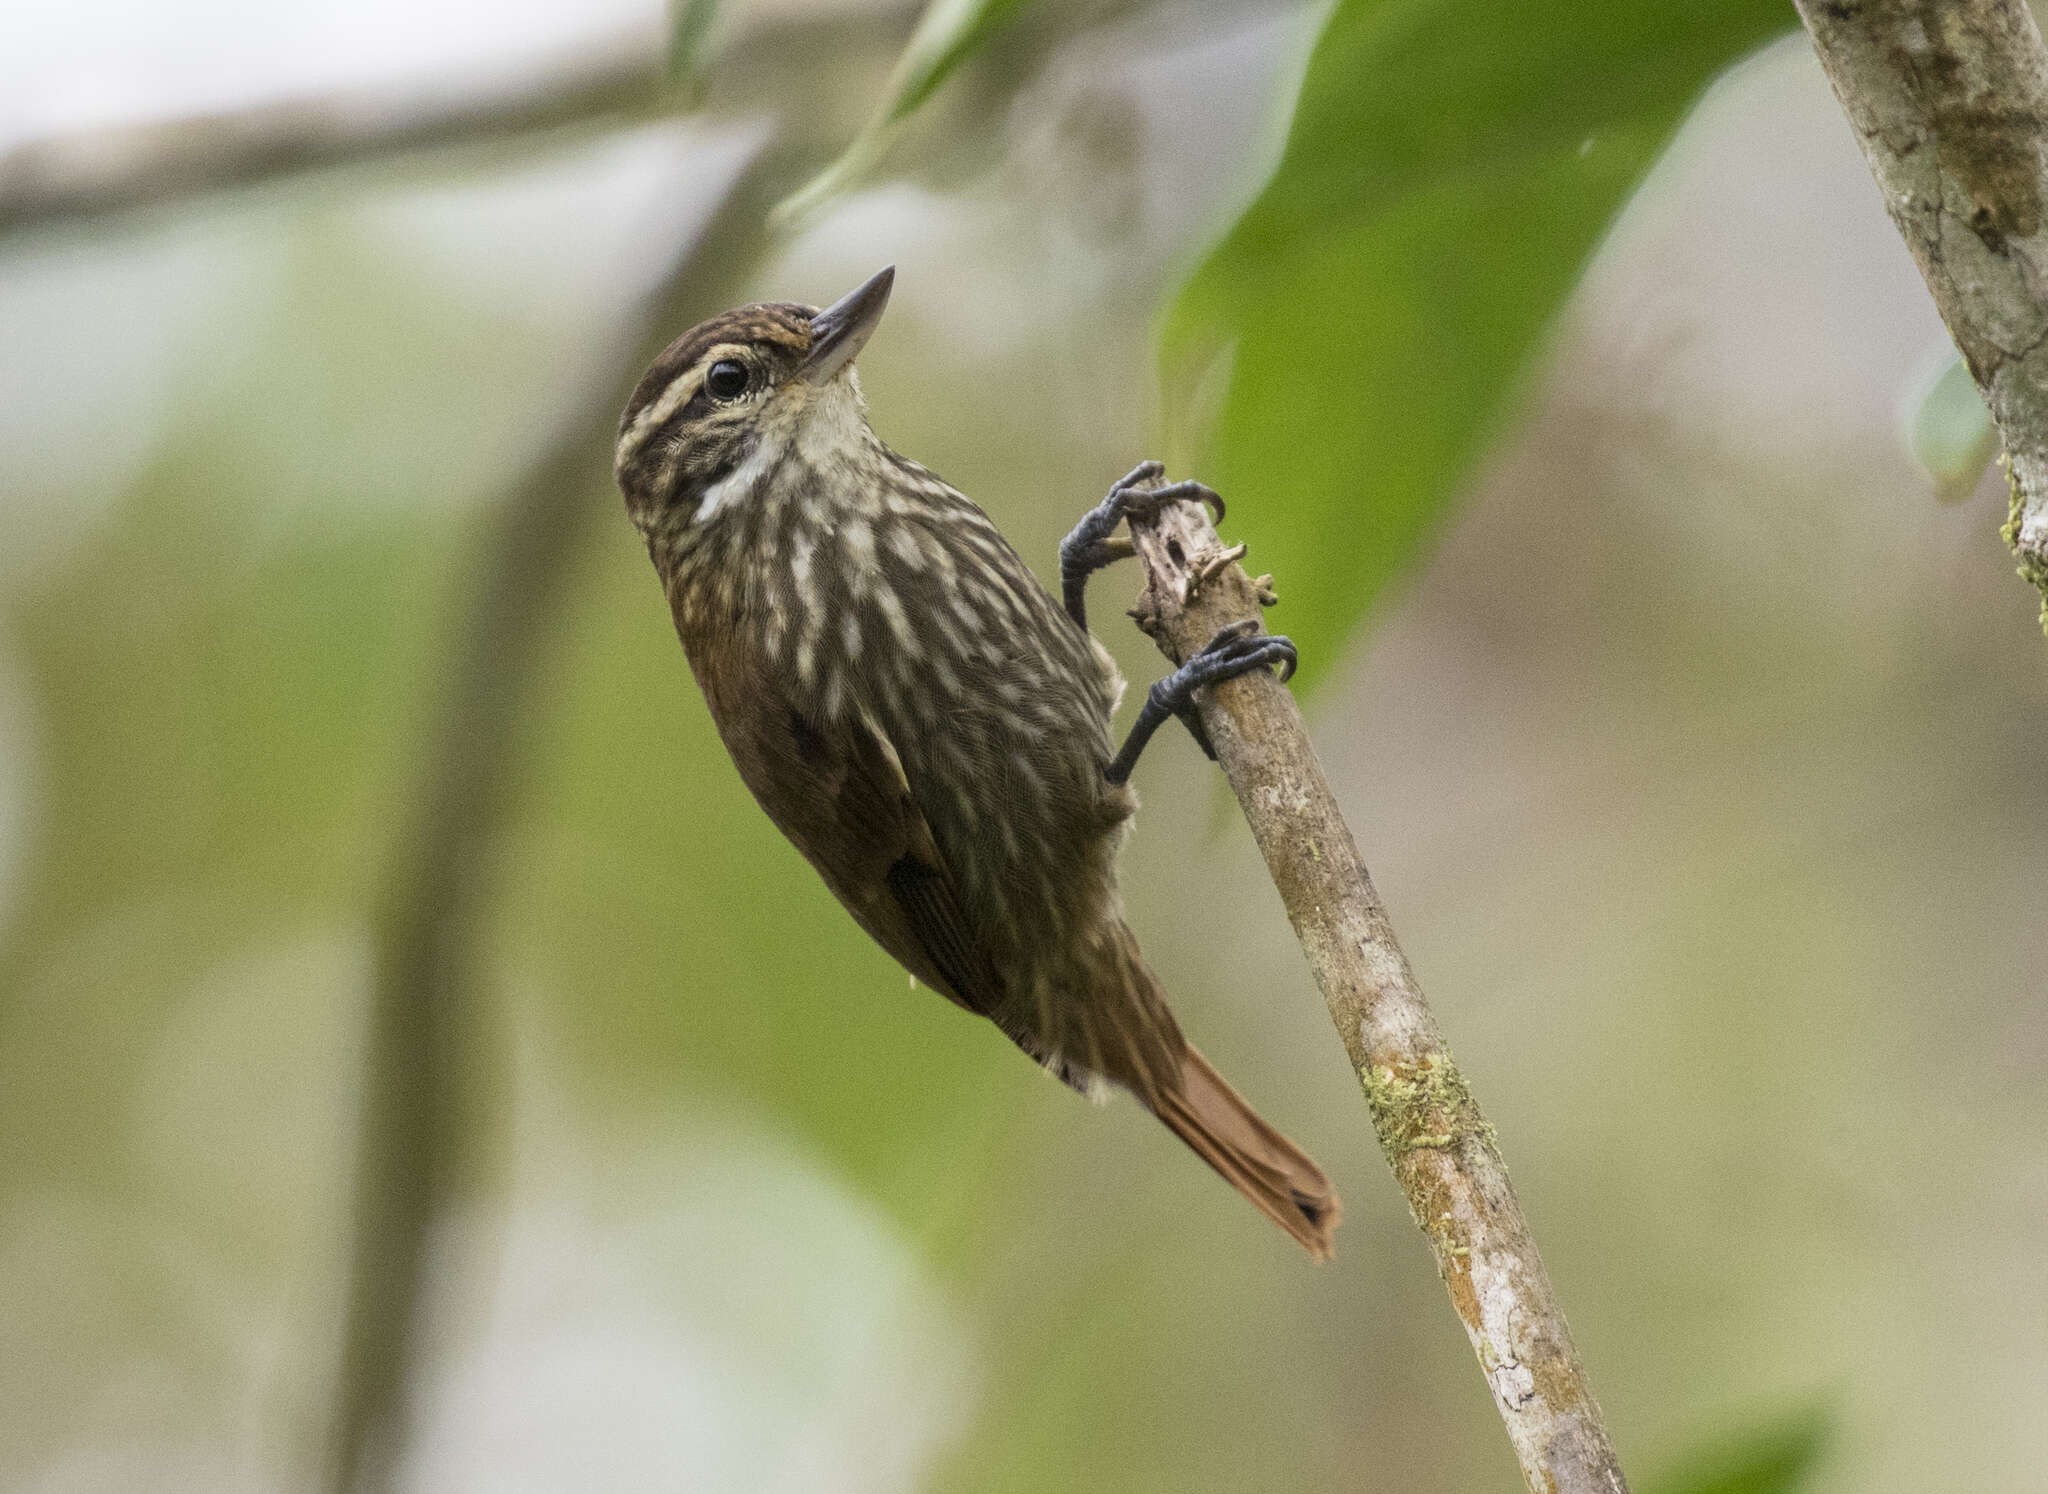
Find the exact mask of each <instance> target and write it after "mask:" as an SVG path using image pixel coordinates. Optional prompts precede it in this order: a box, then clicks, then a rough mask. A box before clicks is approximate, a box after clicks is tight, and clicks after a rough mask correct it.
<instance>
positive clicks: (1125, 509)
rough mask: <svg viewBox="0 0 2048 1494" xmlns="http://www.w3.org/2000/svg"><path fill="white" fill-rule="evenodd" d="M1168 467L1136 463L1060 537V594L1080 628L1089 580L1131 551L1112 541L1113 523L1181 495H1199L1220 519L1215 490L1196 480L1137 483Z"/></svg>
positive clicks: (1128, 545)
mask: <svg viewBox="0 0 2048 1494" xmlns="http://www.w3.org/2000/svg"><path fill="white" fill-rule="evenodd" d="M1165 472H1166V468H1165V467H1164V466H1162V465H1161V464H1160V463H1158V462H1140V463H1138V465H1137V466H1135V467H1133V468H1132V469H1131V470H1130V471H1129V472H1127V473H1125V474H1124V475H1123V476H1122V477H1121V478H1119V479H1118V480H1117V483H1116V485H1115V486H1114V487H1112V488H1111V489H1110V490H1109V495H1108V496H1107V497H1105V498H1104V499H1103V500H1102V501H1101V502H1100V503H1098V504H1096V505H1095V507H1093V508H1091V509H1089V510H1088V512H1087V513H1085V514H1083V515H1081V522H1080V523H1078V524H1076V525H1075V526H1074V527H1073V529H1072V531H1071V532H1070V533H1069V534H1068V535H1067V537H1066V538H1065V539H1063V540H1061V541H1060V595H1061V600H1062V601H1063V602H1064V603H1065V604H1066V609H1067V615H1068V616H1069V617H1071V618H1073V619H1074V621H1075V622H1077V623H1079V624H1080V625H1081V626H1082V627H1083V628H1085V627H1087V626H1088V605H1087V596H1086V593H1087V590H1088V578H1089V577H1090V576H1092V575H1094V574H1095V573H1096V572H1097V571H1099V570H1101V569H1102V568H1103V567H1104V566H1106V565H1113V564H1114V563H1115V562H1117V561H1119V560H1123V559H1125V558H1126V557H1127V556H1129V555H1130V553H1131V543H1130V541H1129V540H1125V539H1113V538H1111V536H1112V535H1113V534H1114V533H1115V531H1116V526H1117V525H1119V524H1121V523H1123V522H1124V520H1125V519H1127V518H1129V517H1130V516H1131V515H1133V514H1136V515H1137V516H1138V517H1140V518H1145V517H1149V516H1150V515H1152V514H1156V513H1158V512H1159V510H1160V508H1161V506H1162V505H1164V504H1168V503H1173V502H1177V501H1179V500H1181V499H1184V498H1185V499H1199V500H1200V501H1201V502H1203V503H1206V504H1208V505H1209V507H1210V508H1211V509H1212V510H1213V511H1214V513H1215V515H1216V522H1217V523H1219V524H1220V523H1222V522H1223V500H1222V498H1220V497H1219V496H1218V495H1217V493H1216V490H1215V489H1214V488H1211V487H1208V486H1206V485H1205V484H1203V483H1199V482H1175V483H1168V484H1167V485H1166V486H1165V487H1163V488H1147V487H1142V486H1140V484H1142V483H1148V482H1152V481H1155V480H1156V479H1158V478H1159V477H1161V476H1163V475H1164V474H1165Z"/></svg>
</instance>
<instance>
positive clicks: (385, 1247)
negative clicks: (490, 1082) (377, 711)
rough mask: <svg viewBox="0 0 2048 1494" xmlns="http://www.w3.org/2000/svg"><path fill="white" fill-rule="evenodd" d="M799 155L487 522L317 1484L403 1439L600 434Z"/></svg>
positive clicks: (684, 269)
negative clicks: (487, 965) (504, 895)
mask: <svg viewBox="0 0 2048 1494" xmlns="http://www.w3.org/2000/svg"><path fill="white" fill-rule="evenodd" d="M816 159H817V158H816V156H815V155H813V154H811V153H809V152H791V151H789V150H788V149H786V148H783V147H776V146H771V147H769V148H766V149H764V150H761V151H760V152H759V153H758V154H756V156H755V157H754V159H753V161H752V163H751V164H750V165H748V166H747V167H746V168H745V169H744V170H743V172H742V174H741V176H740V178H739V180H738V182H737V183H736V185H735V186H734V187H733V189H732V190H731V192H730V193H729V194H728V196H727V197H726V199H725V201H724V203H723V204H722V205H721V206H720V207H719V209H718V211H717V212H716V214H715V215H714V216H713V217H712V219H711V221H710V222H709V223H708V224H707V225H706V226H705V227H704V229H703V230H702V232H701V233H700V234H699V235H698V237H697V238H696V240H695V242H694V243H692V244H691V245H689V246H688V248H687V250H686V251H685V252H684V253H683V254H681V255H680V256H679V257H678V259H677V260H676V262H675V264H674V267H673V268H672V270H671V271H670V273H669V275H668V277H667V279H666V282H665V284H664V285H663V287H662V288H661V290H660V291H659V292H657V293H656V294H655V295H654V296H653V297H652V298H650V304H649V305H648V306H647V307H646V308H645V309H644V312H643V314H641V315H637V316H635V317H634V318H633V320H632V326H633V327H634V328H636V329H639V328H648V329H657V330H655V331H654V332H653V335H652V336H651V337H650V339H649V340H648V341H647V342H646V343H645V344H644V345H634V346H631V347H629V348H622V349H621V350H620V351H619V352H618V353H617V354H616V355H615V356H614V357H613V358H612V359H610V360H608V361H607V366H606V368H605V370H604V373H603V374H602V375H601V376H599V377H595V378H593V379H591V380H590V381H589V382H588V384H587V385H586V387H585V388H583V389H582V390H580V391H578V392H577V394H576V395H575V397H574V398H573V399H571V400H569V401H568V402H567V403H566V406H565V408H564V411H563V414H562V417H561V420H560V423H559V426H558V430H557V434H556V436H555V438H554V439H553V441H552V442H551V443H550V444H549V446H548V448H547V450H546V451H545V453H544V454H543V455H542V456H541V457H540V458H539V459H538V460H537V461H535V463H534V464H533V466H532V467H531V468H530V469H529V470H528V471H527V473H526V474H525V475H524V476H523V477H522V478H521V479H520V480H519V482H518V484H517V485H516V486H515V487H514V488H513V489H512V490H511V491H510V492H508V493H507V494H506V495H505V496H504V498H503V500H502V501H501V502H500V504H499V505H498V507H497V509H496V511H495V513H494V514H493V516H492V517H491V519H490V520H489V529H488V532H487V533H485V534H484V535H483V537H482V539H481V541H480V543H479V545H478V554H477V558H476V562H475V564H474V566H473V567H472V568H471V571H472V573H473V574H474V575H475V576H476V577H477V578H478V580H477V591H476V594H475V596H474V597H473V598H472V599H471V601H470V602H469V604H468V608H467V612H466V615H465V616H464V617H463V618H462V620H461V622H460V623H459V625H458V635H457V637H456V638H455V640H454V641H453V645H452V648H451V650H450V652H451V654H452V655H453V660H454V662H453V664H452V666H451V668H450V673H449V679H448V684H447V687H446V694H445V696H444V698H443V700H442V701H441V704H440V707H439V711H438V719H437V720H436V722H435V724H434V725H433V726H432V728H431V730H430V735H429V745H428V750H427V753H426V756H425V759H424V762H423V764H422V769H421V775H420V781H419V784H418V786H417V788H416V790H415V792H414V796H413V809H412V811H411V814H410V816H409V819H408V822H407V823H406V824H405V825H404V827H403V828H402V830H401V832H400V834H399V836H398V838H397V843H396V849H395V851H394V854H393V856H392V860H391V864H390V867H389V870H388V872H387V875H386V878H385V885H384V891H383V897H382V903H381V910H380V912H379V914H378V916H377V920H376V942H377V960H376V969H375V987H374V993H373V997H372V1006H371V1013H370V1034H369V1042H368V1053H367V1056H366V1059H365V1075H364V1095H363V1111H362V1133H361V1138H360V1140H359V1143H358V1154H357V1161H356V1178H355V1219H354V1238H353V1241H352V1255H351V1260H350V1266H349V1283H348V1290H347V1304H348V1306H347V1322H346V1325H345V1327H344V1342H343V1347H342V1363H341V1374H340V1384H339V1390H338V1403H339V1404H338V1408H337V1413H336V1427H335V1438H336V1444H335V1445H336V1452H335V1459H334V1464H333V1482H332V1485H331V1487H332V1488H333V1489H334V1490H336V1491H337V1494H354V1491H367V1490H377V1489H384V1488H387V1487H389V1486H390V1483H391V1474H392V1471H393V1469H394V1467H395V1466H396V1463H397V1461H398V1458H399V1457H400V1455H401V1453H402V1449H403V1443H404V1427H405V1422H406V1415H407V1410H408V1406H407V1398H408V1387H409V1383H410V1381H411V1380H412V1379H413V1378H414V1373H415V1370H416V1369H417V1367H418V1365H419V1363H420V1360H421V1332H420V1329H421V1325H422V1321H423V1318H424V1315H425V1311H426V1305H427V1300H428V1298H429V1296H430V1288H431V1283H430V1281H429V1280H428V1275H429V1273H428V1271H427V1260H426V1257H427V1246H428V1241H429V1237H430V1234H431V1231H432V1228H433V1225H434V1222H435V1220H436V1218H437V1217H438V1216H439V1215H440V1214H441V1212H442V1208H443V1205H444V1203H445V1201H446V1200H447V1198H448V1197H449V1195H450V1193H451V1192H452V1191H453V1188H452V1185H453V1181H454V1174H455V1171H456V1169H457V1167H458V1165H459V1163H460V1161H461V1160H462V1159H461V1152H462V1124H461V1121H462V1116H461V1113H460V1112H461V1108H462V1107H461V1104H460V1094H459V1092H460V1088H461V1086H460V1082H459V1081H460V1076H461V1075H462V1074H463V1073H464V1072H465V1070H467V1069H470V1068H471V1067H472V1066H471V1065H470V1064H468V1063H466V1062H465V1060H466V1059H468V1058H470V1057H471V1056H472V1049H473V1046H474V1045H473V1043H472V1042H471V1041H470V1039H471V1038H472V1037H473V1036H474V1034H475V1032H476V1024H475V1022H474V1021H473V1020H472V1018H471V1013H470V1011H469V1007H470V1004H471V999H472V997H471V992H470V990H469V987H470V986H471V983H472V979H473V973H474V970H473V967H474V956H475V949H474V940H475V934H476V931H477V928H478V925H479V921H480V914H481V912H482V910H483V908H484V906H485V905H486V903H487V901H488V898H489V895H490V892H491V879H490V876H489V870H490V857H491V852H492V850H493V846H494V839H495V836H496V833H497V830H498V827H499V825H500V823H501V821H502V820H503V817H504V813H505V810H506V808H507V800H508V796H509V791H510V784H511V782H512V780H513V778H514V777H515V776H516V775H515V770H516V768H517V765H518V760H519V752H520V746H521V738H522V725H523V724H524V722H525V721H526V719H527V718H528V716H529V714H530V711H531V709H532V705H533V697H534V695H535V694H536V689H535V687H536V683H537V676H538V664H539V658H540V655H541V652H542V647H543V643H544V640H545V637H546V634H547V628H548V624H549V622H550V621H551V620H552V619H553V617H554V615H555V612H556V609H557V607H558V605H559V603H560V599H561V590H562V585H563V582H564V580H565V578H566V577H567V575H568V574H569V572H570V571H571V570H572V568H573V566H574V563H575V557H576V555H577V553H578V551H579V549H580V547H581V545H582V543H583V542H584V541H585V539H586V538H587V537H588V535H589V533H590V529H591V519H592V515H594V514H596V513H600V512H607V511H608V507H607V506H606V505H604V504H603V503H602V501H601V497H602V494H601V485H602V483H603V480H604V477H605V474H607V473H608V472H609V470H610V455H611V439H610V437H611V431H612V428H613V425H614V423H615V421H616V419H617V412H618V411H619V410H620V409H622V408H624V405H625V402H626V398H627V396H628V394H629V393H630V392H631V389H632V385H633V382H634V380H636V379H637V378H638V377H639V374H640V372H641V370H643V369H644V368H645V367H646V365H647V364H648V363H649V362H651V361H652V360H653V357H654V355H655V353H656V352H658V351H659V348H660V345H661V343H662V342H665V341H666V339H667V338H668V336H670V335H672V334H673V333H674V332H675V331H676V330H677V329H678V328H680V327H681V326H684V325H687V324H688V323H690V322H693V321H696V320H699V319H701V318H702V317H703V316H705V315H707V314H709V313H710V312H712V311H714V310H716V309H717V308H719V307H721V306H723V305H725V304H727V303H728V302H729V301H731V300H734V299H737V298H738V297H739V295H740V293H741V287H742V286H743V284H744V282H745V279H746V276H747V274H748V272H749V270H750V269H751V268H752V267H753V266H754V265H755V264H756V263H757V262H758V261H759V259H760V257H761V252H762V249H763V247H764V245H765V243H766V234H765V229H764V226H763V225H764V222H765V216H766V213H767V211H768V208H769V207H770V206H771V205H772V204H773V203H774V202H775V200H776V198H777V197H778V196H779V195H780V193H782V192H784V191H786V190H788V188H789V186H790V185H791V183H792V182H794V181H796V180H798V179H800V178H801V175H802V171H803V169H804V168H805V167H807V166H812V165H815V161H816Z"/></svg>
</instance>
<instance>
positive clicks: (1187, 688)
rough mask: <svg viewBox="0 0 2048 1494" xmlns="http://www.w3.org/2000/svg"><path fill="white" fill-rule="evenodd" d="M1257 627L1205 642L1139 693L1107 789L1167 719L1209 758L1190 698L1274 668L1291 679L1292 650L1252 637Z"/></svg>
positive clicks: (1274, 637) (1247, 624) (1243, 626)
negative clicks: (1141, 700) (1182, 726)
mask: <svg viewBox="0 0 2048 1494" xmlns="http://www.w3.org/2000/svg"><path fill="white" fill-rule="evenodd" d="M1257 627H1258V623H1257V622H1256V621H1255V620H1252V619H1249V618H1248V619H1246V620H1245V621H1244V622H1241V623H1233V624H1231V625H1230V626H1229V627H1227V628H1225V629H1223V630H1222V631H1221V632H1220V633H1218V634H1217V635H1216V636H1215V637H1214V638H1211V639H1210V640H1209V644H1208V647H1206V648H1204V649H1203V650H1202V651H1201V652H1200V653H1199V654H1196V655H1195V656H1194V657H1193V658H1192V659H1190V660H1188V661H1187V663H1185V664H1183V665H1181V667H1180V668H1178V669H1176V670H1175V671H1174V672H1173V673H1172V674H1169V675H1168V676H1167V677H1166V678H1165V679H1163V680H1160V681H1158V682H1156V683H1155V684H1154V685H1153V686H1152V688H1151V689H1150V690H1148V691H1147V692H1146V693H1145V704H1144V706H1143V707H1142V708H1141V709H1140V710H1139V712H1138V719H1137V721H1136V722H1134V723H1133V724H1132V726H1131V734H1130V735H1129V736H1128V737H1126V738H1124V745H1123V746H1122V747H1121V748H1120V749H1118V751H1117V755H1116V757H1115V759H1114V760H1113V761H1112V762H1111V763H1110V765H1109V766H1108V767H1107V768H1105V769H1104V770H1103V776H1104V777H1105V778H1107V779H1108V780H1109V781H1110V782H1111V783H1123V782H1125V781H1126V780H1127V779H1129V778H1130V776H1131V769H1132V768H1134V767H1136V766H1137V764H1138V754H1139V753H1141V752H1143V751H1144V750H1145V744H1146V743H1147V742H1149V741H1151V740H1152V734H1153V733H1154V732H1156V731H1157V730H1159V728H1160V726H1161V725H1163V724H1164V723H1165V721H1166V718H1167V717H1168V716H1178V717H1180V718H1181V720H1183V721H1185V722H1186V723H1187V726H1188V730H1189V731H1191V732H1193V733H1194V734H1195V740H1196V741H1197V742H1199V743H1200V744H1201V747H1202V750H1203V751H1204V752H1206V753H1208V755H1209V756H1210V757H1212V758H1213V757H1214V756H1215V755H1216V753H1215V750H1214V749H1213V748H1211V747H1210V745H1209V739H1208V736H1207V734H1206V733H1205V732H1203V730H1202V723H1201V717H1199V716H1197V715H1196V714H1195V692H1196V691H1197V690H1199V689H1201V688H1202V686H1204V685H1213V684H1215V683H1216V682H1217V681H1218V680H1227V679H1231V678H1233V677H1235V676H1237V675H1240V674H1248V673H1250V672H1251V671H1252V670H1254V669H1265V668H1268V667H1269V666H1271V665H1274V664H1278V665H1279V666H1280V678H1281V679H1282V680H1283V681H1284V680H1286V679H1287V678H1288V677H1289V676H1290V675H1292V674H1293V673H1294V660H1295V653H1294V644H1293V643H1292V642H1290V641H1289V640H1288V639H1286V638H1284V637H1282V636H1281V635H1280V634H1278V633H1259V632H1255V631H1253V630H1254V629H1256V628H1257Z"/></svg>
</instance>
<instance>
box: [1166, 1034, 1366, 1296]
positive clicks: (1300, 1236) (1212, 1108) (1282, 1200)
mask: <svg viewBox="0 0 2048 1494" xmlns="http://www.w3.org/2000/svg"><path fill="white" fill-rule="evenodd" d="M1152 1108H1153V1112H1154V1113H1155V1114H1156V1115H1157V1116H1158V1117H1159V1118H1160V1119H1161V1120H1163V1121H1165V1122H1166V1124H1167V1125H1168V1127H1170V1128H1171V1129H1172V1131H1173V1134H1174V1135H1176V1136H1178V1137H1179V1138H1180V1139H1181V1140H1182V1141H1185V1142H1186V1143H1187V1144H1188V1145H1189V1146H1190V1147H1192V1148H1194V1151H1195V1154H1196V1155H1197V1156H1199V1157H1200V1158H1201V1159H1202V1160H1203V1161H1204V1162H1206V1163H1208V1164H1209V1165H1210V1166H1211V1167H1213V1168H1215V1169H1216V1170H1217V1171H1218V1172H1220V1173H1221V1174H1223V1176H1224V1178H1225V1179H1226V1180H1227V1181H1228V1182H1229V1183H1230V1185H1231V1186H1232V1187H1233V1188H1235V1189H1237V1191H1238V1192H1240V1193H1242V1194H1243V1195H1244V1196H1245V1197H1246V1198H1248V1199H1250V1200H1251V1201H1252V1202H1253V1203H1254V1204H1255V1205H1257V1206H1258V1209H1259V1212H1261V1213H1262V1214H1264V1215H1265V1216H1266V1217H1267V1218H1268V1219H1271V1220H1272V1221H1273V1222H1274V1223H1275V1224H1277V1225H1279V1226H1280V1227H1281V1228H1282V1229H1284V1230H1286V1231H1287V1233H1289V1234H1290V1235H1292V1236H1294V1238H1295V1239H1297V1240H1299V1241H1301V1243H1302V1246H1303V1248H1304V1249H1306V1250H1307V1251H1308V1253H1309V1254H1310V1255H1312V1256H1314V1257H1315V1258H1316V1259H1317V1260H1319V1261H1326V1260H1328V1259H1329V1258H1330V1256H1331V1253H1332V1244H1331V1236H1332V1235H1334V1234H1335V1233H1336V1232H1337V1223H1338V1221H1339V1220H1340V1219H1342V1218H1343V1217H1344V1206H1343V1205H1342V1204H1340V1203H1339V1202H1338V1201H1337V1190H1336V1189H1334V1188H1332V1187H1331V1186H1330V1180H1329V1179H1328V1178H1326V1177H1324V1176H1323V1170H1322V1169H1321V1168H1320V1167H1318V1166H1316V1164H1315V1163H1314V1162H1312V1161H1310V1160H1309V1158H1308V1156H1307V1154H1306V1153H1304V1152H1303V1151H1302V1149H1301V1148H1300V1147H1298V1146H1296V1145H1295V1144H1294V1143H1293V1142H1291V1141H1289V1140H1288V1139H1287V1138H1286V1137H1285V1136H1282V1135H1281V1134H1280V1133H1279V1132H1278V1131H1276V1130H1274V1129H1273V1128H1272V1127H1271V1126H1269V1125H1267V1124H1266V1123H1265V1122H1264V1121H1263V1120H1261V1119H1260V1118H1259V1115H1258V1112H1257V1111H1255V1110H1253V1109H1252V1107H1251V1106H1249V1105H1247V1104H1246V1103H1245V1102H1244V1100H1243V1098H1242V1097H1240V1096H1239V1094H1238V1092H1237V1091H1236V1090H1234V1089H1232V1088H1231V1087H1230V1086H1229V1085H1228V1084H1226V1083H1225V1082H1224V1081H1223V1076H1222V1075H1221V1074H1219V1073H1217V1072H1216V1071H1215V1070H1214V1069H1212V1068H1210V1067H1209V1060H1208V1059H1206V1058H1204V1057H1202V1055H1201V1054H1200V1053H1198V1052H1196V1051H1195V1049H1194V1048H1193V1047H1192V1046H1190V1047H1188V1048H1187V1049H1186V1057H1185V1058H1183V1059H1182V1060H1181V1070H1180V1084H1179V1086H1178V1088H1167V1089H1166V1092H1165V1093H1163V1094H1161V1095H1160V1096H1159V1101H1158V1103H1157V1104H1156V1105H1154V1106H1153V1107H1152Z"/></svg>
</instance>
